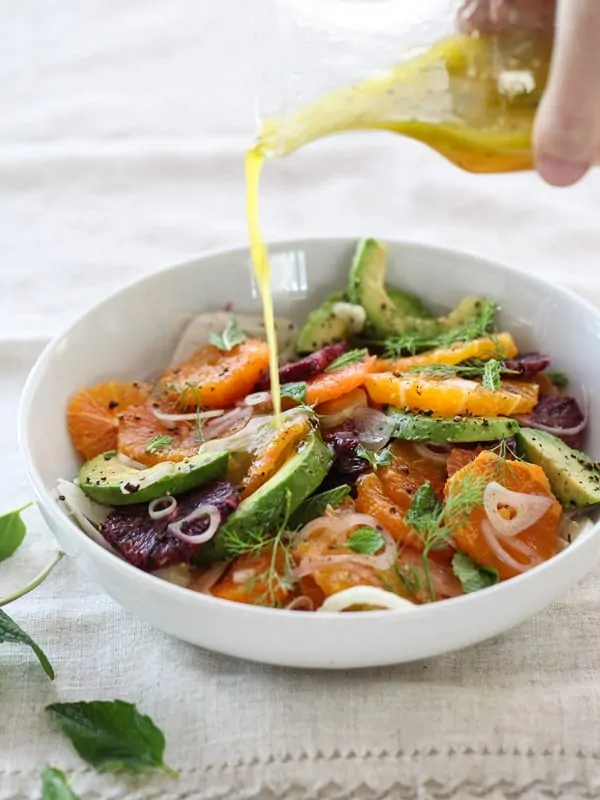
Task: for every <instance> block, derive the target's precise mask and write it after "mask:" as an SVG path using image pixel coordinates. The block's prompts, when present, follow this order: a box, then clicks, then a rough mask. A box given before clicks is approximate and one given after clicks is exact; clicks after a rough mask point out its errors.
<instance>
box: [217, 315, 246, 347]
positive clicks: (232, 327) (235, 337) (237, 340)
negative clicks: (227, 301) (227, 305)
mask: <svg viewBox="0 0 600 800" xmlns="http://www.w3.org/2000/svg"><path fill="white" fill-rule="evenodd" d="M208 341H209V342H210V343H211V344H214V346H215V347H218V348H219V350H223V352H225V353H228V352H229V351H230V350H233V348H234V347H235V346H236V345H238V344H242V342H245V341H246V334H245V333H244V331H243V330H242V329H241V328H240V326H239V325H238V321H237V319H236V318H235V317H234V316H233V315H232V316H231V317H230V318H229V322H228V323H227V326H226V327H225V330H224V331H222V332H221V333H210V334H209V335H208Z"/></svg>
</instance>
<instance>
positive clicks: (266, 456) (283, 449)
mask: <svg viewBox="0 0 600 800" xmlns="http://www.w3.org/2000/svg"><path fill="white" fill-rule="evenodd" d="M310 429H311V424H310V422H309V420H308V417H305V416H302V417H296V418H295V419H292V421H291V422H290V423H289V424H287V425H282V426H281V428H279V429H278V430H277V431H275V432H274V435H273V436H272V437H271V438H270V439H269V440H268V442H267V443H266V445H265V446H264V447H263V448H262V450H260V451H259V452H258V454H257V456H256V458H255V459H254V461H253V462H252V465H251V467H250V470H249V471H248V473H247V475H246V477H245V478H244V480H243V481H242V486H243V491H242V498H245V497H249V496H250V495H251V494H253V493H254V492H256V490H257V489H260V487H261V486H262V485H263V484H265V483H266V482H267V481H268V480H269V479H270V478H272V477H273V475H275V473H276V472H277V471H278V470H279V469H280V468H281V467H282V466H283V465H284V464H285V462H286V461H287V460H288V459H289V458H290V457H291V456H292V455H294V453H295V452H296V450H297V449H298V445H299V444H300V442H302V441H304V439H306V437H307V436H308V433H309V432H310Z"/></svg>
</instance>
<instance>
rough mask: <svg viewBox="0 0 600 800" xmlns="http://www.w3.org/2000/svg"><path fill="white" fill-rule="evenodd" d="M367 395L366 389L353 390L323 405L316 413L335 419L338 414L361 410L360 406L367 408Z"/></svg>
mask: <svg viewBox="0 0 600 800" xmlns="http://www.w3.org/2000/svg"><path fill="white" fill-rule="evenodd" d="M367 405H368V401H367V393H366V392H365V390H364V389H353V390H352V391H351V392H348V394H344V395H342V396H341V397H338V398H337V399H336V400H330V401H329V402H327V403H321V405H320V406H318V407H317V408H316V409H315V411H316V412H317V414H319V416H322V417H324V416H327V417H334V416H336V415H337V414H343V413H344V411H346V410H347V409H348V410H351V409H355V408H359V407H360V406H367Z"/></svg>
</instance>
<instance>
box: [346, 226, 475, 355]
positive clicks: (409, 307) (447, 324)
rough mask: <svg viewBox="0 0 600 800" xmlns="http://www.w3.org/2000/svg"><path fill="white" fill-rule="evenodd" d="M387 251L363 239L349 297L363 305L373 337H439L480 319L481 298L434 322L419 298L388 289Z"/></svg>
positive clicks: (354, 263) (469, 300)
mask: <svg viewBox="0 0 600 800" xmlns="http://www.w3.org/2000/svg"><path fill="white" fill-rule="evenodd" d="M386 277H387V249H386V247H385V246H384V245H383V244H381V242H378V241H377V240H376V239H362V240H361V241H360V242H359V243H358V246H357V248H356V252H355V254H354V258H353V260H352V264H351V266H350V276H349V280H348V289H347V294H348V297H349V299H350V302H351V303H357V304H359V305H361V306H362V307H363V308H364V310H365V313H366V315H367V321H368V324H369V328H370V330H371V331H372V333H373V334H374V335H375V336H376V337H378V338H380V339H386V338H388V337H390V336H394V334H404V333H408V332H410V333H411V334H415V335H419V336H420V337H425V338H427V337H430V338H432V337H435V336H438V335H440V334H441V333H443V332H445V331H451V330H452V329H453V328H457V327H459V326H461V325H464V324H466V323H467V322H468V321H469V320H470V319H473V318H476V317H477V315H478V314H479V312H480V303H481V298H478V297H468V298H465V299H464V300H462V301H461V303H460V304H459V305H458V306H457V308H456V309H454V311H451V312H450V313H449V314H448V315H447V316H445V317H439V318H437V319H436V318H433V317H432V316H431V315H430V314H429V313H428V312H427V311H426V309H425V307H424V306H423V304H422V303H421V301H420V300H419V298H417V297H414V296H413V295H409V294H406V293H405V292H402V291H401V290H399V289H391V290H388V289H387V288H386Z"/></svg>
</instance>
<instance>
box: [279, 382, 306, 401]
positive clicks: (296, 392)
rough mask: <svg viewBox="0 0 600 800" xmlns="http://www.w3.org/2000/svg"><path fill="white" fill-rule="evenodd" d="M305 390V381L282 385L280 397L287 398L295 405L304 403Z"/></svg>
mask: <svg viewBox="0 0 600 800" xmlns="http://www.w3.org/2000/svg"><path fill="white" fill-rule="evenodd" d="M306 389H307V385H306V383H305V381H296V382H295V383H284V384H283V385H282V387H281V389H280V396H281V397H289V398H290V399H291V400H293V401H294V402H296V403H306Z"/></svg>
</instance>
